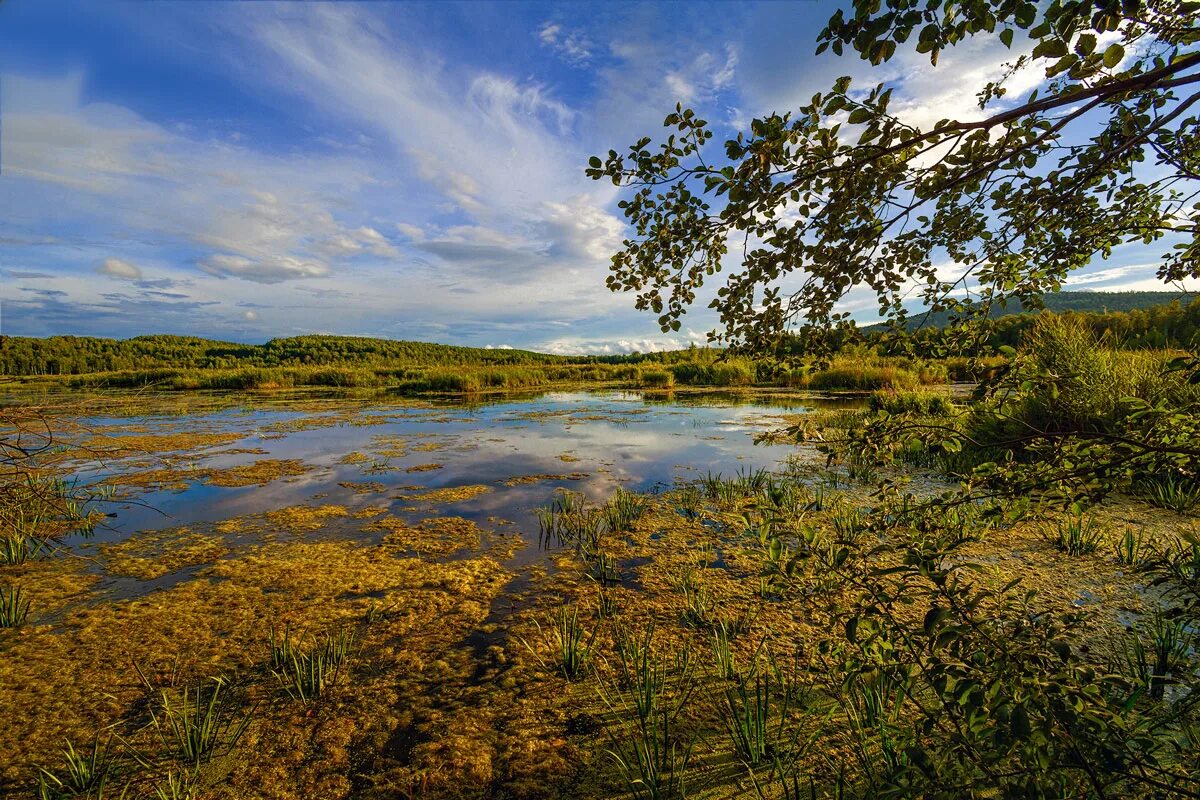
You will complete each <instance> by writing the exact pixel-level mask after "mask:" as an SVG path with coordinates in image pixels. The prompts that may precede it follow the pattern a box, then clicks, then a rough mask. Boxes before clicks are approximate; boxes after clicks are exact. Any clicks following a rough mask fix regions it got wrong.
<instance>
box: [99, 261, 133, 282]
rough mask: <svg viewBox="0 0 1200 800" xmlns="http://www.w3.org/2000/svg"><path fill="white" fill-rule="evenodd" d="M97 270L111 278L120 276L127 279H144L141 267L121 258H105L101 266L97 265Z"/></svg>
mask: <svg viewBox="0 0 1200 800" xmlns="http://www.w3.org/2000/svg"><path fill="white" fill-rule="evenodd" d="M96 271H97V272H99V273H100V274H101V275H107V276H109V277H110V278H120V279H121V280H126V281H140V280H141V279H142V270H141V268H139V267H138V266H137V265H136V264H131V263H129V262H128V261H125V260H124V259H120V258H106V259H104V261H103V262H101V264H100V266H98V267H96Z"/></svg>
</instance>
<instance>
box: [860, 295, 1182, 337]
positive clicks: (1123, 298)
mask: <svg viewBox="0 0 1200 800" xmlns="http://www.w3.org/2000/svg"><path fill="white" fill-rule="evenodd" d="M1191 297H1192V295H1188V294H1185V293H1183V292H1082V291H1081V292H1055V293H1054V294H1048V295H1044V296H1043V297H1042V303H1043V304H1044V305H1045V307H1046V309H1047V310H1048V311H1054V312H1057V313H1061V312H1063V311H1084V312H1089V313H1093V314H1106V313H1111V312H1114V311H1121V312H1125V311H1134V310H1137V309H1142V308H1152V307H1154V306H1162V305H1166V304H1168V303H1173V302H1175V301H1176V300H1178V301H1180V302H1181V303H1185V304H1186V303H1187V302H1188V301H1189V299H1191ZM1038 310H1039V309H1027V308H1025V307H1024V306H1023V305H1022V304H1021V303H1020V301H1013V302H1011V303H1009V304H1008V305H1007V306H1006V307H1004V308H994V309H992V313H991V317H992V318H993V319H994V318H998V317H1008V316H1012V315H1014V314H1027V313H1031V312H1037V311H1038ZM909 314H911V315H912V316H910V317H909V320H908V328H909V329H910V330H911V329H913V328H915V327H918V326H920V327H925V328H928V327H934V328H941V327H944V326H945V325H946V324H947V323H948V322H949V321H950V314H948V313H947V312H944V311H939V312H936V313H933V314H930V315H929V316H928V317H926V315H925V314H923V313H921V312H920V310H919V309H910V310H909ZM884 327H886V326H885V325H884V324H883V323H876V324H874V325H867V326H864V330H867V331H872V330H880V329H882V328H884Z"/></svg>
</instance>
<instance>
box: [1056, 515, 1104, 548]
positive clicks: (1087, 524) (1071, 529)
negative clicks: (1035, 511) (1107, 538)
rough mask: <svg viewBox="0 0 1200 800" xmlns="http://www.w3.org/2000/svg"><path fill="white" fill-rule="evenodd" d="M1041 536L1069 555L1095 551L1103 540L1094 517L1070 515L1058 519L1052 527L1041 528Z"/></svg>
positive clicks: (1100, 529) (1102, 531)
mask: <svg viewBox="0 0 1200 800" xmlns="http://www.w3.org/2000/svg"><path fill="white" fill-rule="evenodd" d="M1042 538H1044V539H1046V541H1048V542H1050V543H1051V544H1053V545H1054V546H1055V547H1056V548H1058V550H1059V551H1060V552H1062V553H1066V554H1067V555H1069V556H1081V555H1087V554H1088V553H1094V552H1096V550H1097V548H1099V547H1100V544H1101V542H1103V541H1104V530H1103V529H1102V528H1101V527H1100V525H1099V523H1097V522H1096V520H1095V518H1094V517H1085V516H1083V515H1072V516H1068V517H1066V518H1065V519H1060V520H1058V522H1056V523H1055V524H1054V526H1053V527H1048V528H1043V529H1042Z"/></svg>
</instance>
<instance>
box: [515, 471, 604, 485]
mask: <svg viewBox="0 0 1200 800" xmlns="http://www.w3.org/2000/svg"><path fill="white" fill-rule="evenodd" d="M587 477H588V473H586V472H557V473H555V472H540V473H538V474H536V475H515V476H513V477H511V478H505V479H504V480H503V481H501V483H503V484H504V485H505V486H508V487H513V486H524V485H526V484H529V483H540V482H542V481H581V480H583V479H585V478H587Z"/></svg>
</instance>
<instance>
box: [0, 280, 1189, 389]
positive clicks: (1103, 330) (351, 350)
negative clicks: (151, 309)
mask: <svg viewBox="0 0 1200 800" xmlns="http://www.w3.org/2000/svg"><path fill="white" fill-rule="evenodd" d="M1187 298H1188V296H1187V295H1182V294H1179V293H1175V292H1113V293H1106V292H1061V293H1058V294H1054V295H1048V296H1047V297H1046V298H1044V301H1045V305H1046V307H1047V309H1048V310H1051V311H1055V312H1066V313H1071V314H1078V315H1080V316H1082V317H1083V318H1084V319H1085V320H1086V321H1087V322H1088V324H1089V325H1091V327H1092V328H1093V330H1095V331H1096V332H1097V333H1100V334H1103V335H1107V336H1109V337H1110V338H1111V339H1112V341H1113V342H1114V344H1117V345H1119V346H1123V347H1130V348H1164V347H1166V348H1170V347H1184V346H1188V345H1189V344H1190V343H1192V342H1193V341H1194V340H1195V339H1196V337H1197V335H1198V333H1200V300H1196V301H1192V302H1190V303H1188V304H1187V305H1184V304H1183V303H1182V302H1180V300H1186V299H1187ZM1024 311H1025V310H1024V309H1023V308H1020V307H1016V308H1013V307H1010V308H1009V309H1006V310H1004V311H1003V312H1002V313H1003V314H1005V315H1006V317H1005V318H1002V319H999V320H997V321H996V323H995V333H994V335H993V341H992V344H994V345H1002V344H1015V343H1017V342H1018V341H1019V340H1020V337H1021V335H1022V333H1023V332H1024V330H1025V329H1027V328H1028V327H1029V326H1030V325H1031V324H1032V321H1033V319H1034V318H1035V315H1034V314H1030V313H1024ZM916 319H920V318H919V317H917V318H916ZM939 321H944V320H936V319H931V320H929V321H927V323H926V326H925V327H926V328H929V331H928V333H924V334H922V337H924V336H930V337H932V336H936V331H937V323H938V322H939ZM876 329H878V326H871V327H870V328H867V329H865V333H866V338H867V341H868V343H869V342H870V341H871V339H872V338H873V331H875V330H876ZM719 353H720V351H718V350H713V349H710V348H696V347H693V348H689V349H688V350H680V351H674V352H670V353H647V354H636V353H635V354H630V355H613V356H556V355H550V354H547V353H535V352H532V351H529V350H510V349H487V348H477V347H457V346H453V345H444V344H430V343H426V342H407V341H394V340H390V339H370V338H362V337H354V336H296V337H291V338H287V339H272V340H271V341H269V342H267V343H265V344H261V345H255V344H237V343H235V342H219V341H212V340H209V339H200V338H196V337H188V336H167V335H159V336H137V337H134V338H132V339H123V340H118V339H102V338H96V337H89V336H51V337H49V338H45V339H39V338H31V337H19V336H0V374H3V375H83V374H90V373H98V372H117V371H123V370H146V369H188V370H208V369H236V368H243V367H263V368H276V367H325V366H336V367H360V368H368V367H375V366H379V367H383V366H386V367H389V368H398V367H474V366H481V367H507V366H539V365H544V366H551V365H560V366H561V365H567V364H602V363H607V364H629V363H644V362H651V363H660V364H676V363H682V362H699V363H711V362H712V361H713V360H715V359H716V358H717V357H718V355H719Z"/></svg>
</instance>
